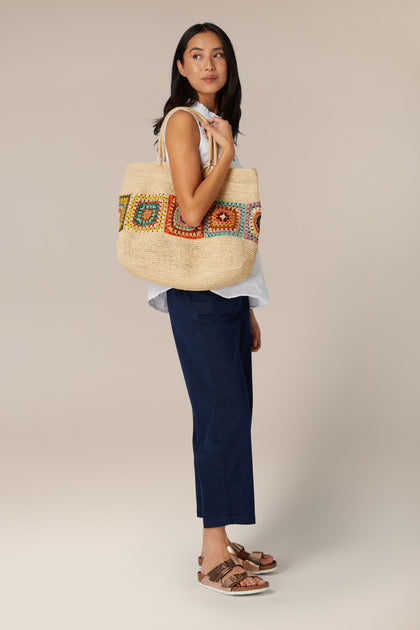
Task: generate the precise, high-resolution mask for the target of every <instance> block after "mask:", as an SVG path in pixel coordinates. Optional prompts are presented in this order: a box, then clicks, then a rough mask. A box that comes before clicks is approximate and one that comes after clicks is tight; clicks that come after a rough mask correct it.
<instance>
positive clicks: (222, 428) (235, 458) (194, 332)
mask: <svg viewBox="0 0 420 630" xmlns="http://www.w3.org/2000/svg"><path fill="white" fill-rule="evenodd" d="M167 303H168V311H169V316H170V321H171V327H172V331H173V334H174V339H175V344H176V348H177V352H178V356H179V359H180V363H181V367H182V372H183V375H184V379H185V383H186V386H187V390H188V395H189V398H190V401H191V407H192V415H193V433H192V444H193V453H194V472H195V489H196V502H197V516H198V517H201V518H203V526H204V527H219V526H223V525H229V524H234V523H237V524H252V523H255V506H254V481H253V464H252V448H251V417H252V354H251V329H250V311H249V298H248V296H239V297H235V298H224V297H222V296H220V295H217V294H216V293H213V292H212V291H184V290H181V289H169V290H168V292H167Z"/></svg>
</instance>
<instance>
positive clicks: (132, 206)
mask: <svg viewBox="0 0 420 630" xmlns="http://www.w3.org/2000/svg"><path fill="white" fill-rule="evenodd" d="M176 109H187V110H188V111H190V112H191V113H192V114H193V115H194V116H195V117H196V118H197V119H198V120H203V121H204V120H207V119H206V118H205V117H204V116H202V115H201V114H200V113H198V112H197V111H196V110H194V109H193V108H191V107H175V108H173V109H172V110H171V111H170V112H168V114H167V115H166V116H165V118H164V120H163V123H162V126H161V129H160V131H159V137H158V161H156V162H133V163H131V164H128V166H127V168H126V173H125V177H124V180H123V184H122V188H121V191H120V196H119V215H120V221H119V232H118V239H117V255H118V260H119V262H120V263H121V264H122V265H123V267H124V268H125V269H126V270H127V271H129V272H130V273H131V274H133V275H134V276H137V277H138V278H142V279H143V280H147V281H149V282H153V283H155V284H161V285H164V286H167V287H173V288H175V289H184V290H192V291H205V290H208V289H218V288H222V287H225V286H229V285H231V284H236V283H237V282H240V281H241V280H245V278H247V277H248V276H249V274H250V272H251V269H252V267H253V265H254V262H255V257H256V255H257V248H258V238H259V233H260V221H261V203H260V198H259V192H258V176H257V171H256V170H255V169H254V168H250V169H245V168H230V169H229V171H228V173H227V175H226V178H225V180H224V182H223V185H222V187H221V189H220V191H219V194H218V196H217V199H216V200H215V201H214V202H213V204H212V206H211V207H210V209H209V210H208V211H207V213H206V215H205V216H204V218H203V220H202V222H201V224H200V225H199V226H197V227H192V226H189V225H187V224H186V223H185V222H184V221H183V219H182V216H181V214H180V209H179V206H178V203H177V199H176V196H175V191H174V188H173V183H172V176H171V170H170V165H169V162H167V161H165V159H164V156H165V146H164V135H163V132H164V129H165V126H166V122H167V119H168V117H169V114H170V113H171V112H172V111H174V110H176ZM216 163H217V143H216V141H215V140H214V138H213V137H212V136H211V137H210V138H209V157H208V163H207V165H205V166H203V167H202V178H203V179H204V178H206V177H207V176H208V175H209V174H210V173H211V171H212V170H213V168H214V166H215V164H216Z"/></svg>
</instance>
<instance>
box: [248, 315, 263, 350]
mask: <svg viewBox="0 0 420 630" xmlns="http://www.w3.org/2000/svg"><path fill="white" fill-rule="evenodd" d="M249 314H250V318H251V350H252V352H257V350H259V349H260V348H261V329H260V327H259V325H258V322H257V320H256V318H255V315H254V311H253V310H252V308H250V309H249Z"/></svg>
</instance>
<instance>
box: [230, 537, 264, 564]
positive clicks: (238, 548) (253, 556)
mask: <svg viewBox="0 0 420 630" xmlns="http://www.w3.org/2000/svg"><path fill="white" fill-rule="evenodd" d="M227 548H228V551H229V552H230V553H232V554H234V555H235V556H237V557H238V558H240V559H241V560H246V561H247V562H249V563H250V564H253V565H254V566H255V567H256V568H257V569H258V568H259V567H260V564H261V559H262V557H263V552H262V551H253V552H252V553H249V552H248V551H245V547H244V546H243V545H240V544H239V543H236V542H233V543H231V544H230V545H228V547H227Z"/></svg>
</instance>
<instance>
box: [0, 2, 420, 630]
mask: <svg viewBox="0 0 420 630" xmlns="http://www.w3.org/2000/svg"><path fill="white" fill-rule="evenodd" d="M2 4H3V6H2V33H1V39H0V46H1V48H2V70H3V72H2V77H3V79H2V82H3V99H2V106H3V111H2V116H1V121H2V123H3V131H2V136H1V138H2V145H3V149H4V151H3V157H2V164H1V174H2V176H3V186H2V194H3V230H2V244H1V256H2V265H1V266H2V271H3V282H2V308H1V314H2V358H3V373H2V379H1V383H2V389H3V392H2V396H1V406H2V412H1V431H2V437H1V449H2V456H1V469H2V472H1V477H0V479H1V481H0V483H1V487H2V488H1V489H2V493H1V496H2V498H1V519H0V520H1V528H2V535H1V544H2V547H4V549H3V550H2V552H1V558H2V559H1V569H0V572H1V578H2V581H3V584H2V585H1V593H2V600H3V603H2V606H1V612H0V615H1V617H2V618H3V620H2V627H4V628H7V630H14V629H17V628H19V630H20V629H22V630H23V629H25V630H26V628H28V627H31V628H36V629H38V628H39V629H41V628H42V630H45V629H50V628H51V629H54V630H56V629H57V628H59V629H60V630H67V629H70V628H71V629H73V628H74V629H75V628H77V629H78V630H79V629H82V630H88V629H89V630H92V629H96V628H100V629H101V630H108V629H109V630H111V629H112V630H115V629H116V628H124V630H131V629H137V628H140V627H141V628H143V627H144V628H165V629H166V628H171V627H176V628H181V627H182V628H187V629H190V628H191V629H192V628H198V627H201V628H204V629H210V628H212V629H213V628H220V627H228V626H229V627H233V626H234V625H235V626H238V625H240V626H241V627H243V628H255V627H264V626H265V625H270V627H282V628H287V630H303V629H305V630H306V629H311V630H314V629H318V628H319V629H321V628H322V630H325V629H326V628H339V629H340V630H347V629H349V630H350V629H351V630H354V628H357V629H358V630H372V629H375V630H376V629H378V630H388V629H389V630H391V629H392V630H395V629H397V628H404V630H411V629H413V630H414V629H417V628H418V625H417V624H418V614H417V613H418V611H416V609H415V606H414V595H415V593H416V592H417V591H418V589H419V586H420V580H419V572H418V560H419V537H418V533H417V530H418V528H419V521H420V519H419V512H420V509H419V508H420V506H419V493H418V479H419V467H420V466H419V457H418V443H419V439H420V428H419V422H418V418H419V411H420V405H419V397H418V386H419V349H420V348H419V345H420V344H419V325H418V323H419V317H420V299H419V297H420V296H419V262H420V260H419V259H420V256H419V246H418V239H419V229H420V221H419V193H420V184H419V181H420V180H419V166H420V149H419V142H420V118H419V105H420V98H419V94H420V80H419V70H420V54H419V53H420V38H419V32H420V3H419V2H418V1H414V0H411V1H410V0H376V1H375V0H372V1H367V2H366V1H365V2H362V1H361V0H355V1H353V2H344V1H341V0H339V1H333V0H317V1H316V2H311V1H303V2H297V1H295V0H294V1H292V0H287V1H285V0H283V1H278V2H276V3H274V0H273V2H268V1H267V0H261V1H260V2H258V3H255V2H250V1H249V0H243V1H242V2H241V3H239V4H234V3H226V2H221V1H219V0H215V1H214V2H212V3H211V5H207V6H206V5H204V4H202V3H197V2H192V1H183V2H180V3H179V2H178V3H172V2H169V1H167V0H166V2H163V3H162V2H159V3H150V2H148V3H142V2H131V1H129V0H120V1H119V2H116V1H115V2H109V0H105V1H102V2H95V1H93V0H84V2H82V1H81V0H78V1H76V2H68V3H57V2H47V1H45V0H39V1H38V2H36V3H34V4H33V3H30V2H28V0H26V1H24V2H23V3H18V4H13V5H12V3H11V2H7V3H6V2H3V3H2ZM203 21H210V22H215V23H216V24H218V25H220V26H221V27H222V28H223V29H224V30H225V31H226V32H227V33H228V35H229V36H230V37H231V39H232V42H233V45H234V48H235V51H236V54H237V59H238V64H239V72H240V78H241V82H242V88H243V103H242V106H243V116H242V119H241V130H242V131H243V133H244V134H245V135H243V136H239V147H238V156H239V158H240V161H241V163H242V164H243V166H245V167H255V168H257V170H258V173H259V182H260V193H261V200H262V206H263V221H262V234H261V241H260V243H261V256H262V261H263V268H264V271H265V276H266V280H267V284H268V287H269V291H270V296H271V303H270V305H269V306H267V307H265V308H263V309H259V310H257V311H256V315H257V319H258V321H259V323H260V325H261V328H262V340H263V343H262V349H261V351H260V352H258V353H257V354H255V355H253V366H254V388H255V410H254V417H253V446H254V473H255V486H256V509H257V523H256V524H255V525H253V526H232V527H231V528H229V530H228V533H229V534H230V535H231V538H232V539H233V540H238V541H239V542H242V544H245V546H246V547H247V548H249V549H263V550H264V551H268V552H269V553H272V554H273V555H274V556H275V557H276V559H277V560H278V563H279V567H280V568H279V571H278V572H277V573H275V574H272V575H270V576H268V577H269V580H270V585H271V587H272V590H271V591H270V592H269V593H266V594H264V595H263V594H261V595H260V596H255V597H248V598H239V599H235V598H230V597H223V596H222V595H219V594H216V593H212V592H211V591H208V590H206V589H203V588H200V587H199V586H198V584H197V576H196V571H197V566H196V557H197V555H198V554H199V552H200V549H201V548H200V543H201V521H200V520H199V519H197V517H196V516H195V495H194V479H193V458H192V444H191V439H192V419H191V411H190V406H189V400H188V397H187V392H186V388H185V385H184V381H183V377H182V373H181V369H180V366H179V363H178V358H177V355H176V350H175V344H174V341H173V338H172V334H171V330H170V324H169V318H168V316H167V315H164V314H162V313H159V312H157V311H154V310H152V309H151V308H150V307H149V306H148V305H147V301H146V293H147V285H146V283H145V282H143V281H141V280H139V279H136V278H134V277H133V276H130V275H129V274H128V273H127V272H126V271H125V270H124V269H123V268H122V267H121V265H119V263H118V261H117V257H116V238H117V218H118V194H119V190H120V186H121V183H122V179H123V175H124V172H125V167H126V164H127V163H129V162H132V161H148V160H154V159H155V155H156V153H155V151H156V149H155V147H154V146H153V143H154V139H155V138H154V136H153V133H152V122H153V119H154V118H156V117H158V116H160V115H161V113H162V108H163V104H164V102H165V101H166V99H167V97H168V96H169V82H170V67H171V62H172V56H173V54H174V51H175V47H176V45H177V43H178V40H179V38H180V36H181V34H182V33H183V32H184V31H185V30H186V29H187V28H188V27H189V26H191V25H192V24H194V23H196V22H203Z"/></svg>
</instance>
